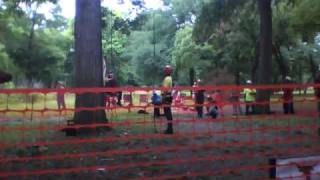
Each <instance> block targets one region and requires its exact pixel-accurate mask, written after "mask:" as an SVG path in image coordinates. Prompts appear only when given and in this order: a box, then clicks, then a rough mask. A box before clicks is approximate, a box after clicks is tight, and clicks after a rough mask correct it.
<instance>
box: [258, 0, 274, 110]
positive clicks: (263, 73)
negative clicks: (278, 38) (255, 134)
mask: <svg viewBox="0 0 320 180" xmlns="http://www.w3.org/2000/svg"><path fill="white" fill-rule="evenodd" d="M258 6H259V12H260V61H259V68H258V84H260V85H265V84H270V83H271V78H272V10H271V0H259V1H258ZM270 92H271V91H270V90H259V91H258V92H257V101H258V102H268V101H270V94H271V93H270ZM257 110H258V112H259V113H269V112H270V105H269V104H267V105H261V106H258V109H257Z"/></svg>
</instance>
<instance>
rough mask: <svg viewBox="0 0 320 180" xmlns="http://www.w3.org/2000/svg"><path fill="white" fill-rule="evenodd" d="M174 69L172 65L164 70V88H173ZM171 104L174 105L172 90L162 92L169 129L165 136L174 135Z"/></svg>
mask: <svg viewBox="0 0 320 180" xmlns="http://www.w3.org/2000/svg"><path fill="white" fill-rule="evenodd" d="M172 71H173V69H172V67H171V66H170V65H167V66H165V68H164V75H165V77H164V79H163V83H162V86H163V87H164V88H172V85H173V83H172V77H171V74H172ZM171 103H172V94H171V91H170V90H166V91H163V92H162V104H163V105H164V108H163V109H164V115H165V116H166V118H167V129H166V131H165V132H164V133H165V134H173V125H172V120H173V119H172V112H171Z"/></svg>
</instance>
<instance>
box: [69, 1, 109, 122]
mask: <svg viewBox="0 0 320 180" xmlns="http://www.w3.org/2000/svg"><path fill="white" fill-rule="evenodd" d="M75 73H76V74H75V80H76V81H75V83H76V87H78V88H80V87H81V88H83V87H85V88H93V87H103V77H102V74H103V63H102V42H101V0H76V18H75ZM104 106H105V103H104V98H103V94H94V93H85V94H77V96H76V108H80V107H85V108H97V107H104ZM74 122H75V123H76V124H91V123H107V119H106V113H105V111H104V110H94V111H85V110H82V111H79V112H76V113H75V116H74Z"/></svg>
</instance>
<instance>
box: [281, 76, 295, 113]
mask: <svg viewBox="0 0 320 180" xmlns="http://www.w3.org/2000/svg"><path fill="white" fill-rule="evenodd" d="M291 83H292V79H291V77H290V76H286V78H285V80H284V85H285V86H286V85H289V84H291ZM293 90H294V89H293V88H289V87H285V88H284V89H283V96H282V100H283V112H284V114H294V107H293Z"/></svg>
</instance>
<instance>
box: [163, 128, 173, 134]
mask: <svg viewBox="0 0 320 180" xmlns="http://www.w3.org/2000/svg"><path fill="white" fill-rule="evenodd" d="M164 134H173V129H167V130H165V131H164Z"/></svg>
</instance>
